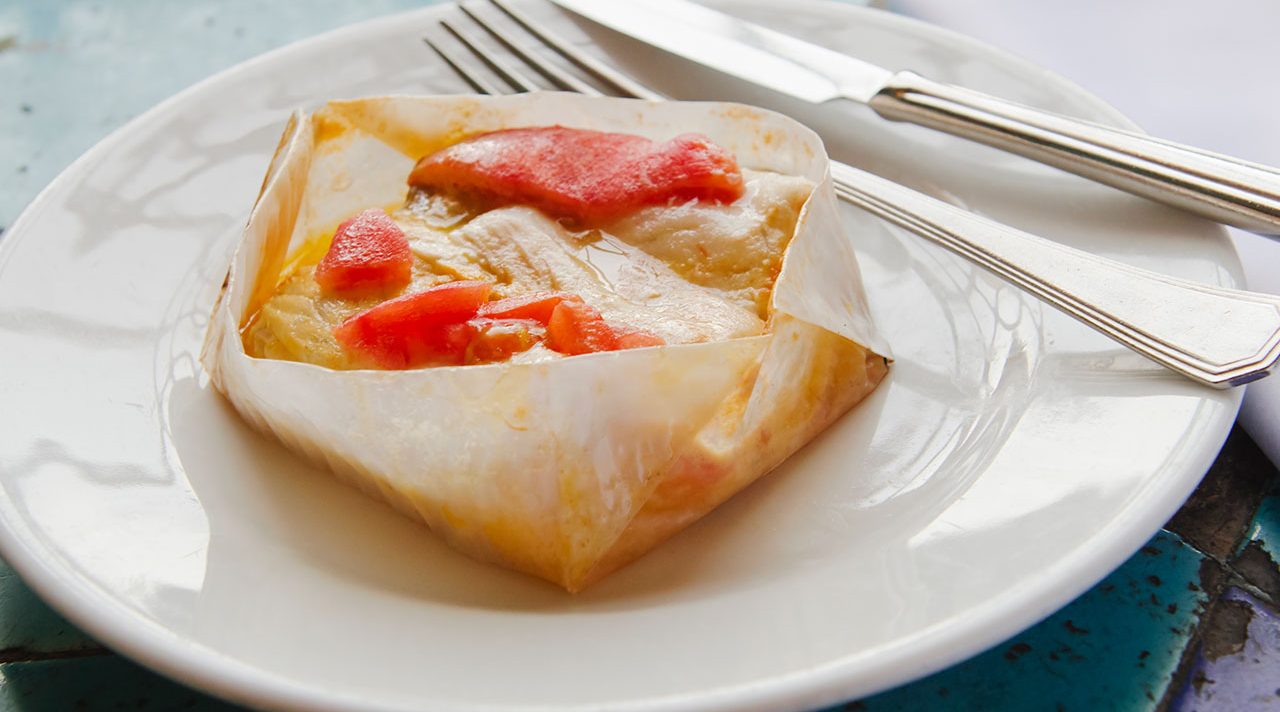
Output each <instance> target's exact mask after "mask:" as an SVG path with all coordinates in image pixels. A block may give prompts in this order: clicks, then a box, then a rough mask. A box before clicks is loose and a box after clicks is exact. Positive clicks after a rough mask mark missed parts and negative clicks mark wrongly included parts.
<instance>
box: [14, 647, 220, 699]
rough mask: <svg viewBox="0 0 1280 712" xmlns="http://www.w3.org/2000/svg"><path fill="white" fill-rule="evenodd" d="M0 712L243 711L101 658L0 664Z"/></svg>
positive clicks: (114, 659) (124, 663)
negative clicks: (2, 710)
mask: <svg viewBox="0 0 1280 712" xmlns="http://www.w3.org/2000/svg"><path fill="white" fill-rule="evenodd" d="M0 709H4V710H6V711H7V710H13V711H15V712H16V711H18V710H23V711H24V712H37V711H43V710H50V711H56V712H63V711H69V710H76V711H77V712H98V711H99V710H101V711H104V712H105V711H106V710H156V711H157V712H169V711H170V710H190V711H191V712H231V711H234V710H238V709H241V708H239V707H235V706H233V705H229V704H227V703H225V702H221V701H219V700H215V699H213V698H211V697H208V696H206V695H203V694H201V693H199V692H195V691H193V690H190V689H188V688H186V687H183V686H182V685H179V684H177V683H174V682H170V681H169V680H167V679H165V678H163V677H160V676H159V675H156V674H155V673H153V672H151V671H149V670H146V669H145V668H141V667H138V666H137V665H134V664H133V663H131V662H129V661H127V660H125V659H124V658H121V657H118V656H115V655H111V656H105V655H101V656H94V657H85V658H74V659H65V660H42V661H35V662H15V663H5V664H3V665H0Z"/></svg>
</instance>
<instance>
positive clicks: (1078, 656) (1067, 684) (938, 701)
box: [844, 532, 1208, 712]
mask: <svg viewBox="0 0 1280 712" xmlns="http://www.w3.org/2000/svg"><path fill="white" fill-rule="evenodd" d="M1204 561H1205V559H1204V557H1203V556H1201V554H1200V553H1199V552H1197V551H1196V550H1195V549H1193V548H1192V547H1191V546H1189V545H1187V544H1186V543H1184V542H1183V541H1182V539H1181V538H1179V537H1178V536H1177V535H1175V534H1170V533H1168V532H1161V533H1160V534H1158V535H1156V537H1155V538H1153V539H1152V540H1151V541H1150V542H1148V543H1147V545H1146V546H1144V547H1143V548H1142V550H1141V551H1140V552H1139V553H1138V554H1137V555H1135V556H1134V557H1133V558H1131V559H1129V561H1127V562H1126V563H1125V564H1124V565H1123V566H1121V567H1120V568H1119V569H1118V570H1116V571H1115V572H1114V573H1112V574H1111V575H1110V576H1108V577H1107V578H1106V579H1104V580H1103V581H1102V582H1101V583H1099V584H1098V585H1097V586H1095V587H1094V588H1093V589H1092V590H1090V591H1089V592H1087V593H1085V594H1084V595H1083V596H1081V597H1080V598H1078V599H1076V600H1075V601H1074V602H1072V603H1071V604H1070V605H1068V606H1067V607H1066V608H1064V609H1062V610H1061V611H1059V612H1058V613H1056V614H1054V615H1052V616H1050V617H1049V618H1048V619H1046V620H1045V621H1043V622H1041V623H1040V624H1039V625H1036V626H1034V627H1032V628H1030V629H1029V630H1027V631H1024V632H1023V633H1021V634H1019V635H1017V636H1014V637H1013V638H1010V639H1009V640H1006V641H1005V642H1003V643H1001V644H1000V645H997V646H995V647H994V648H991V649H990V650H988V651H986V652H985V653H982V654H981V655H978V656H977V657H975V658H972V659H970V660H968V661H966V662H964V663H961V664H960V665H957V666H955V667H952V668H950V669H948V670H944V671H943V672H940V673H938V674H936V675H933V676H931V677H928V678H925V679H923V680H920V681H919V682H916V683H913V684H910V685H906V686H904V687H900V688H897V689H895V690H891V691H889V692H886V693H882V694H880V695H877V696H875V697H871V698H868V699H866V700H862V701H861V702H856V703H851V704H849V705H847V706H846V707H845V708H844V709H847V710H850V711H852V710H866V711H867V712H888V711H891V710H901V711H907V710H923V709H947V710H1022V709H1045V710H1053V709H1063V710H1101V709H1117V710H1147V709H1153V708H1154V707H1155V706H1156V704H1157V703H1158V702H1159V700H1160V699H1161V698H1162V697H1163V696H1164V694H1165V689H1166V688H1167V687H1168V686H1169V684H1170V681H1171V680H1172V679H1173V676H1174V674H1175V672H1176V671H1177V669H1178V665H1179V662H1180V661H1181V659H1182V651H1183V648H1184V647H1185V646H1186V644H1187V642H1188V641H1189V640H1190V639H1191V636H1192V634H1193V632H1194V631H1195V628H1196V624H1197V623H1198V622H1199V620H1200V614H1201V611H1202V610H1203V607H1204V604H1205V603H1207V601H1208V596H1207V594H1206V592H1205V591H1203V590H1202V589H1201V587H1200V583H1199V582H1200V571H1201V566H1202V564H1203V563H1204Z"/></svg>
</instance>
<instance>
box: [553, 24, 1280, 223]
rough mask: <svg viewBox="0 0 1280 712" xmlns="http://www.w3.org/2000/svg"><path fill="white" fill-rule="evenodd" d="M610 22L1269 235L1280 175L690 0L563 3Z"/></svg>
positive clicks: (762, 81) (781, 88) (731, 67)
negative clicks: (883, 61) (894, 66)
mask: <svg viewBox="0 0 1280 712" xmlns="http://www.w3.org/2000/svg"><path fill="white" fill-rule="evenodd" d="M552 1H553V2H555V3H556V4H558V5H560V6H562V7H564V8H566V9H568V10H571V11H573V12H575V13H577V14H579V15H582V16H583V17H586V18H589V19H591V20H593V21H595V22H597V23H599V24H602V25H604V26H606V27H609V28H611V29H614V30H616V31H618V32H621V33H623V34H626V35H630V36H631V37H634V38H636V39H638V40H641V41H643V42H645V43H647V44H649V45H652V46H654V47H658V48H660V49H663V50H666V51H667V52H670V53H672V54H675V55H679V56H681V57H684V58H686V59H689V60H691V61H694V62H697V63H698V64H702V65H705V66H708V67H711V68H713V69H716V70H719V71H721V72H724V73H726V74H730V75H733V76H735V77H738V78H740V79H744V80H746V81H749V82H752V83H755V84H758V85H760V86H764V87H767V88H769V89H772V90H774V91H777V92H780V93H782V94H786V95H788V96H793V97H796V98H798V99H802V100H805V101H808V102H811V103H815V104H817V103H823V102H827V101H832V100H835V99H851V100H853V101H858V102H862V103H864V104H867V105H868V106H870V107H871V108H872V109H874V110H875V111H876V113H878V114H880V115H881V116H883V117H885V118H887V119H892V120H895V121H910V122H912V123H915V124H919V125H921V126H927V127H930V128H934V129H939V130H942V131H946V132H947V133H950V134H953V135H955V136H960V137H962V138H966V139H971V140H974V141H978V142H981V143H985V144H987V145H989V146H995V147H996V148H1000V149H1003V150H1006V151H1010V152H1012V153H1016V154H1019V155H1022V156H1026V157H1028V158H1031V159H1034V160H1037V161H1040V162H1041V163H1046V164H1048V165H1051V166H1055V167H1057V168H1061V169H1063V170H1067V171H1070V172H1072V173H1075V174H1077V175H1080V176H1084V177H1085V178H1089V179H1091V180H1095V181H1098V182H1100V183H1106V184H1107V185H1111V186H1113V187H1116V188H1119V189H1121V190H1126V191H1128V192H1130V193H1135V194H1137V195H1142V196H1145V197H1147V198H1151V199H1153V200H1158V201H1160V202H1162V203H1167V204H1169V205H1173V206H1175V207H1179V208H1183V209H1185V210H1190V211H1192V212H1195V213H1198V214H1200V215H1203V216H1205V217H1208V218H1210V219H1212V220H1215V221H1218V222H1222V223H1226V224H1228V225H1233V226H1235V227H1239V228H1243V229H1245V230H1250V231H1252V232H1257V233H1260V234H1263V235H1268V236H1273V237H1274V236H1277V235H1280V170H1277V169H1275V168H1270V167H1268V166H1263V165H1259V164H1256V163H1248V162H1246V161H1241V160H1238V159H1235V158H1231V157H1229V156H1223V155H1221V154H1216V153H1210V152H1208V151H1202V150H1200V149H1196V148H1192V147H1190V146H1183V145H1180V144H1176V143H1173V142H1170V141H1163V140H1160V139H1156V138H1152V137H1150V136H1146V135H1144V134H1139V133H1134V132H1130V131H1122V130H1118V129H1113V128H1109V127H1106V126H1101V125H1099V124H1094V123H1090V122H1086V121H1081V120H1079V119H1072V118H1069V117H1066V116H1061V115H1059V114H1053V113H1050V112H1047V111H1041V110H1039V109H1033V108H1031V107H1028V106H1024V105H1021V104H1016V103H1013V102H1010V101H1005V100H1003V99H997V98H995V97H992V96H989V95H986V94H983V93H981V92H977V91H973V90H970V89H964V88H961V87H957V86H954V85H951V84H944V83H941V82H935V81H932V80H930V79H926V78H925V77H922V76H920V75H918V74H915V73H912V72H906V71H904V72H894V71H891V70H888V69H885V68H883V67H879V66H877V65H875V64H871V63H869V62H865V61H862V60H860V59H855V58H853V57H849V56H847V55H844V54H841V53H839V52H835V51H832V50H829V49H827V48H825V47H820V46H818V45H815V44H812V43H810V42H806V41H804V40H800V39H797V38H795V37H791V36H790V35H785V34H783V33H781V32H777V31H775V30H771V29H768V28H766V27H761V26H759V25H755V24H752V23H750V22H747V21H745V20H740V19H738V18H736V17H733V16H730V15H726V14H724V13H721V12H718V11H716V10H712V9H710V8H707V7H704V6H702V5H698V4H695V3H692V2H687V1H686V0H634V1H631V2H619V1H618V0H552Z"/></svg>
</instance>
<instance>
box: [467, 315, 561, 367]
mask: <svg viewBox="0 0 1280 712" xmlns="http://www.w3.org/2000/svg"><path fill="white" fill-rule="evenodd" d="M467 327H468V329H470V334H471V343H470V344H468V346H467V355H466V362H467V363H493V362H495V361H506V360H507V359H509V358H511V357H512V356H514V355H516V354H518V353H522V352H524V351H528V350H529V349H531V348H533V346H534V344H537V343H538V342H539V341H541V340H542V338H543V337H544V336H546V333H547V332H546V328H545V327H544V326H543V325H542V324H540V323H538V322H537V321H535V320H533V319H487V318H483V317H481V318H476V319H472V320H471V321H468V322H467Z"/></svg>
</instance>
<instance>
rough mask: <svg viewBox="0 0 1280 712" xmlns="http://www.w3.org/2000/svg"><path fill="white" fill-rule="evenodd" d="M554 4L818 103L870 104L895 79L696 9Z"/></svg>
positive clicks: (585, 1) (656, 3) (657, 4)
mask: <svg viewBox="0 0 1280 712" xmlns="http://www.w3.org/2000/svg"><path fill="white" fill-rule="evenodd" d="M552 1H553V2H555V3H556V4H558V5H560V6H562V7H564V8H567V9H569V10H572V11H573V12H575V13H577V14H579V15H582V16H583V17H587V18H590V19H591V20H593V21H595V22H598V23H599V24H602V25H604V26H606V27H609V28H611V29H613V30H615V31H618V32H621V33H623V34H625V35H630V36H632V37H634V38H636V39H638V40H641V41H643V42H645V43H646V44H650V45H653V46H654V47H658V48H659V49H663V50H666V51H668V52H670V53H672V54H676V55H679V56H682V57H684V58H685V59H689V60H691V61H694V62H697V63H698V64H702V65H704V66H707V67H711V68H713V69H716V70H719V71H721V72H724V73H726V74H730V75H732V76H735V77H738V78H739V79H743V80H745V81H748V82H752V83H754V84H759V85H760V86H765V87H768V88H770V89H773V90H774V91H777V92H779V93H782V94H786V95H788V96H794V97H796V98H798V99H802V100H804V101H808V102H810V103H813V104H821V103H823V102H826V101H830V100H832V99H840V98H845V99H853V100H854V101H859V102H862V103H867V102H869V101H871V98H872V97H873V96H875V94H876V92H878V91H880V89H882V88H883V87H884V85H885V83H886V82H888V81H889V79H890V78H891V77H892V76H893V72H891V71H889V70H887V69H885V68H883V67H879V66H876V65H874V64H872V63H870V62H864V61H862V60H860V59H855V58H853V57H850V56H848V55H844V54H841V53H839V52H836V51H833V50H830V49H827V48H826V47H822V46H820V45H815V44H813V43H811V42H806V41H804V40H801V39H797V38H795V37H792V36H790V35H786V34H783V33H781V32H778V31H777V30H771V29H769V28H767V27H761V26H760V25H756V24H753V23H750V22H747V21H746V20H741V19H739V18H736V17H733V16H731V15H726V14H724V13H722V12H717V11H716V10H712V9H711V8H709V7H706V6H703V5H696V4H694V3H691V2H681V1H679V0H676V1H674V2H673V1H671V0H646V1H645V2H635V3H609V2H596V1H595V0H552ZM606 8H607V9H606Z"/></svg>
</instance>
